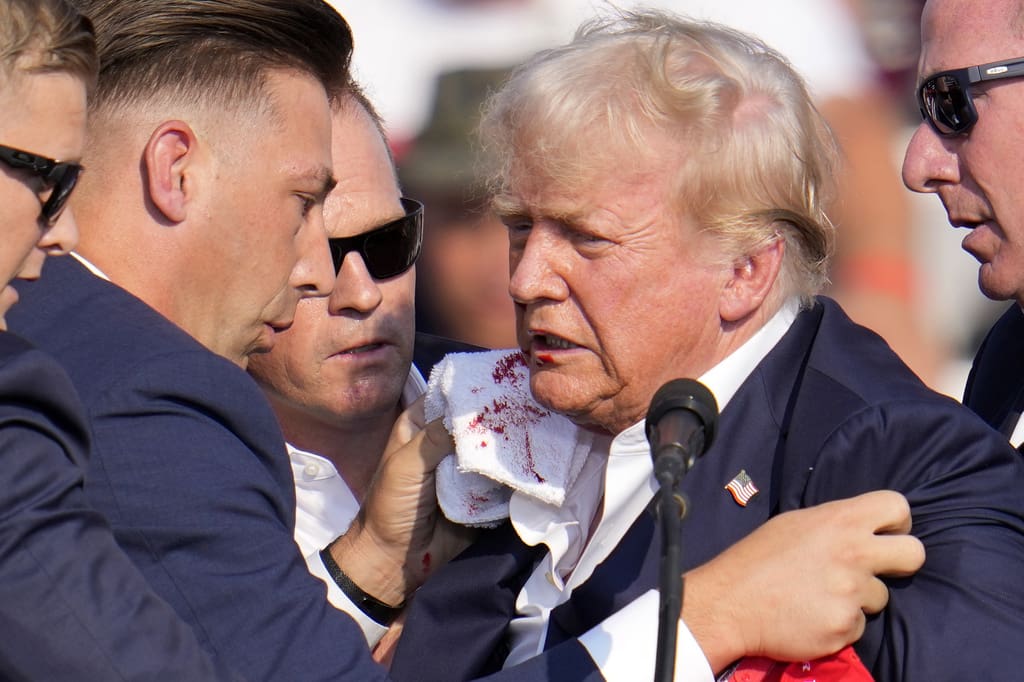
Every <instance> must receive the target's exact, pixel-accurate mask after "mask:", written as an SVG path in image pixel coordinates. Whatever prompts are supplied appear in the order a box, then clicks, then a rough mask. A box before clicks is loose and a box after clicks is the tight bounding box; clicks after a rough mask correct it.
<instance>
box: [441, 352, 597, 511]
mask: <svg viewBox="0 0 1024 682" xmlns="http://www.w3.org/2000/svg"><path fill="white" fill-rule="evenodd" d="M424 408H425V414H426V418H427V419H428V420H433V419H437V418H438V417H443V418H444V425H445V428H447V429H448V433H450V434H451V435H452V438H453V440H454V441H455V454H454V455H450V456H449V457H447V458H446V459H445V460H443V461H442V462H441V465H440V466H439V467H438V469H437V497H438V502H439V504H440V506H441V510H442V511H443V512H444V514H445V516H447V517H448V518H449V519H450V520H451V521H454V522H456V523H461V524H465V525H483V526H486V525H494V524H496V523H497V522H498V521H500V520H501V519H504V518H507V517H508V502H509V499H510V498H511V496H512V493H513V492H515V491H519V492H521V493H523V494H525V495H529V496H531V497H533V498H536V499H538V500H540V501H542V502H545V503H547V504H551V505H553V506H555V507H559V506H561V505H562V503H563V502H564V501H565V495H566V492H567V491H568V490H569V487H570V486H571V485H572V483H573V481H574V480H575V479H576V476H577V474H579V471H580V468H581V467H582V466H583V462H584V460H585V459H586V456H587V453H588V452H589V450H590V444H591V434H590V433H589V432H587V431H584V430H582V429H580V428H579V427H577V426H576V425H575V424H573V423H572V422H571V421H569V419H568V418H566V417H564V416H562V415H560V414H556V413H554V412H552V411H550V410H548V409H547V408H545V407H542V406H541V405H539V404H538V403H537V402H536V401H535V400H534V399H533V396H532V395H531V394H530V377H529V371H528V369H527V367H526V360H525V358H524V356H523V354H522V353H521V352H520V351H518V350H497V351H485V352H480V353H452V354H449V355H447V356H445V358H444V359H443V360H442V361H441V362H439V363H438V364H437V365H436V366H435V367H434V369H433V371H432V372H431V374H430V381H429V382H428V384H427V398H426V403H425V406H424Z"/></svg>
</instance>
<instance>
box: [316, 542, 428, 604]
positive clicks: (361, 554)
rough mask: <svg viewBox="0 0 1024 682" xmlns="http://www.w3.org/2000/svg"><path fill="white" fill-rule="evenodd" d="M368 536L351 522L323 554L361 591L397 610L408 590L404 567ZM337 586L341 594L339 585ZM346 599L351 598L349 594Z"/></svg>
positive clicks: (343, 589) (343, 588)
mask: <svg viewBox="0 0 1024 682" xmlns="http://www.w3.org/2000/svg"><path fill="white" fill-rule="evenodd" d="M368 535H369V534H368V533H365V532H362V530H361V527H357V523H353V524H352V527H351V528H349V530H348V531H347V532H346V533H345V534H344V535H342V536H340V537H339V538H337V539H336V540H335V541H334V542H332V543H331V544H330V545H328V546H327V548H326V550H325V552H326V553H328V554H329V556H330V558H331V559H332V560H333V562H334V564H335V565H336V566H337V568H338V570H339V571H340V572H341V573H343V574H344V575H345V576H346V577H347V578H348V580H349V581H351V583H353V584H354V585H356V586H357V587H358V588H359V590H360V591H361V592H363V593H365V594H366V595H368V596H369V597H371V598H372V599H374V600H376V601H377V602H380V603H381V604H384V605H386V606H387V607H392V608H400V607H401V605H402V604H404V602H405V598H406V596H408V594H409V593H410V592H411V591H412V589H411V588H410V586H409V583H408V581H407V580H406V577H405V570H404V567H403V565H402V564H401V563H400V562H396V561H395V560H394V559H392V558H391V556H390V555H389V554H388V553H387V552H385V551H383V550H382V549H380V547H379V546H378V545H377V544H376V543H375V542H374V541H373V540H372V538H370V537H368ZM325 565H326V562H325ZM328 570H330V567H328ZM335 582H337V581H335ZM339 587H342V591H345V587H344V586H343V585H341V584H340V583H339ZM346 594H347V592H346ZM348 597H349V599H352V595H348ZM353 601H355V600H354V599H353ZM367 615H370V614H367ZM371 617H373V616H372V615H371Z"/></svg>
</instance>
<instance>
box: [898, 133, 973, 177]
mask: <svg viewBox="0 0 1024 682" xmlns="http://www.w3.org/2000/svg"><path fill="white" fill-rule="evenodd" d="M957 139H958V138H945V137H940V136H939V135H938V133H936V132H935V131H934V130H932V127H931V126H930V125H928V122H927V121H921V123H920V124H919V125H918V126H917V130H915V131H914V135H913V137H911V138H910V143H909V144H908V145H907V153H906V156H904V158H903V184H905V185H906V186H907V188H908V189H910V190H912V191H914V192H920V193H922V194H929V193H934V192H936V191H938V188H939V187H940V186H941V185H943V184H949V183H957V182H959V181H960V172H959V162H958V159H957V155H956V154H955V153H954V152H953V151H952V149H951V148H952V146H953V145H954V144H956V142H957Z"/></svg>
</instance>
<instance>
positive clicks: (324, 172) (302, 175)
mask: <svg viewBox="0 0 1024 682" xmlns="http://www.w3.org/2000/svg"><path fill="white" fill-rule="evenodd" d="M294 179H295V180H296V181H299V182H303V181H309V182H313V183H319V185H320V189H318V190H317V191H316V193H315V196H316V199H317V201H319V202H320V203H323V201H324V199H326V198H327V195H328V194H330V193H331V190H332V189H334V188H335V187H336V186H337V185H338V181H337V179H335V177H334V175H333V174H332V173H331V169H330V168H328V167H327V166H319V167H317V168H310V169H308V170H302V171H299V172H298V173H296V174H295V175H294Z"/></svg>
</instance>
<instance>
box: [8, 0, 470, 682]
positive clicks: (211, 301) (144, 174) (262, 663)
mask: <svg viewBox="0 0 1024 682" xmlns="http://www.w3.org/2000/svg"><path fill="white" fill-rule="evenodd" d="M78 5H79V7H80V8H81V9H82V10H83V12H84V13H86V14H88V15H89V16H90V17H91V18H92V20H93V21H94V23H95V25H96V35H97V43H98V46H99V55H100V65H101V74H100V78H99V83H98V87H97V91H96V98H95V100H94V101H93V102H92V105H91V107H90V120H89V128H88V139H87V146H86V151H85V163H86V165H88V166H89V174H87V175H86V176H85V177H84V178H83V182H82V183H81V186H80V188H79V190H78V194H76V197H75V202H74V208H75V210H76V214H77V216H78V218H79V224H80V226H81V231H82V239H81V245H80V247H79V249H78V251H77V252H76V253H75V259H74V260H73V259H70V258H69V259H66V262H54V263H52V264H51V265H50V266H49V267H47V269H46V276H45V277H44V278H43V280H42V281H41V282H39V283H37V284H32V285H27V286H22V287H20V289H19V293H20V294H21V295H22V299H23V308H22V310H21V311H19V314H18V315H16V316H14V317H12V318H11V326H12V328H13V329H17V330H18V331H19V332H21V333H23V334H24V335H26V336H27V337H29V338H30V339H32V340H33V341H35V342H37V343H38V344H39V345H40V346H42V347H43V348H44V349H46V350H48V351H49V352H51V353H52V354H53V355H55V356H56V357H57V358H58V359H59V360H60V361H61V363H62V364H63V365H64V366H65V368H66V369H67V370H68V373H69V374H70V376H71V378H72V380H73V382H74V384H75V386H76V388H77V389H78V391H79V393H80V394H81V395H82V397H83V401H84V403H85V406H86V409H87V417H88V419H89V422H90V426H91V430H92V435H93V453H92V458H91V460H90V463H89V470H88V473H87V476H86V486H85V489H86V495H87V497H88V500H89V502H90V503H91V504H92V505H93V506H94V507H95V508H96V509H97V510H98V511H99V512H101V513H102V514H103V515H104V516H106V517H107V518H108V519H109V520H110V523H111V525H112V526H113V528H114V532H115V534H116V537H117V540H118V542H119V543H120V544H121V546H122V547H123V548H124V549H125V551H126V552H127V553H128V555H129V556H130V557H131V558H132V559H133V560H134V561H135V563H136V564H137V566H138V567H139V568H140V569H141V571H142V573H143V575H144V576H145V577H146V579H147V580H148V581H149V583H150V584H151V585H152V587H153V589H154V590H155V591H156V592H157V593H159V594H160V595H161V596H162V597H163V598H164V599H166V600H167V602H169V603H170V604H171V606H173V607H174V609H175V610H176V611H177V612H178V613H179V614H180V615H181V617H182V618H183V619H185V621H186V622H188V623H189V624H190V625H192V627H193V629H194V630H195V633H196V636H197V637H198V638H199V640H200V642H201V643H202V644H203V645H204V646H205V647H207V648H208V649H209V650H210V651H211V652H213V653H215V654H216V655H217V656H218V657H219V658H220V659H221V660H223V661H225V662H227V664H228V665H230V666H231V667H232V668H234V669H236V670H238V671H239V672H240V673H241V674H242V675H243V676H244V677H246V678H248V679H253V680H270V679H273V680H278V679H295V680H316V679H325V680H326V679H330V680H338V679H359V680H372V679H377V678H380V677H382V676H383V672H382V671H381V670H380V669H379V668H377V667H376V666H374V665H373V663H372V661H371V660H370V657H369V653H368V650H367V646H366V644H367V638H371V639H372V638H375V637H378V636H380V634H381V633H382V632H383V630H384V628H383V627H381V626H380V625H379V624H376V623H374V622H373V621H372V619H371V617H370V616H369V615H367V612H368V611H369V612H370V613H373V609H372V608H369V607H367V604H382V605H383V606H384V607H385V608H386V607H388V606H397V605H398V604H400V603H401V602H402V601H403V600H404V598H405V597H406V596H407V595H408V594H409V593H410V592H411V591H412V590H413V589H415V588H416V587H417V586H418V585H419V583H420V582H422V580H423V571H422V570H419V569H418V566H419V563H418V562H413V563H412V565H413V566H414V567H417V568H414V569H413V570H408V569H407V568H406V566H405V564H406V562H407V559H408V557H409V556H413V557H415V555H416V553H417V552H428V551H429V552H431V553H432V555H433V556H435V557H436V558H437V559H438V560H439V561H443V560H444V558H445V557H446V556H448V555H449V554H450V551H449V552H448V553H446V552H445V551H444V548H442V547H435V546H432V545H430V543H431V541H432V540H433V539H434V535H433V532H432V531H433V526H432V525H429V524H418V525H417V524H416V521H417V520H419V519H420V518H423V517H429V514H430V512H431V511H432V507H430V508H428V507H426V506H425V505H424V506H423V508H422V509H421V508H420V507H418V506H415V505H409V504H406V505H405V506H404V507H401V508H400V507H399V505H401V504H402V500H404V499H409V498H411V499H413V500H415V499H416V498H417V495H415V494H414V495H407V496H404V497H403V495H401V494H396V490H395V489H394V487H393V486H392V487H391V488H388V487H387V482H388V481H392V482H393V481H397V480H398V479H396V478H388V477H387V476H385V477H383V478H384V481H385V482H384V484H383V489H382V488H381V487H380V486H379V487H378V489H377V490H378V492H379V493H380V494H379V495H377V496H376V497H374V495H370V496H369V500H368V502H367V507H368V509H369V512H368V513H367V514H366V517H365V518H364V519H362V520H361V521H360V523H358V524H357V525H356V526H355V527H354V528H353V529H352V531H351V532H349V533H348V534H346V535H345V536H344V537H342V538H340V539H339V540H338V541H337V542H333V543H332V544H331V545H330V547H329V548H324V551H323V552H322V555H321V558H322V561H321V562H320V570H321V571H322V573H323V575H324V576H328V575H330V576H331V578H328V585H329V589H328V598H329V599H330V602H331V603H333V604H335V605H338V606H339V607H340V608H342V609H344V610H346V611H347V612H348V613H349V615H351V616H352V617H353V618H356V619H357V620H358V621H359V623H360V624H361V625H362V626H363V629H364V631H365V634H364V632H361V631H360V629H359V628H357V627H356V626H355V625H354V624H353V621H352V619H351V618H349V617H348V616H346V615H344V614H342V613H339V612H338V611H337V609H335V608H333V607H332V606H331V603H329V602H328V599H325V594H324V585H323V584H322V583H320V582H318V581H317V580H315V579H314V578H312V577H311V576H310V575H309V573H308V571H307V569H306V565H305V563H304V561H303V559H302V557H301V556H300V555H299V553H298V552H297V551H296V549H295V546H294V542H293V540H292V528H293V524H294V491H293V487H292V478H291V472H290V469H289V467H288V460H287V457H286V455H285V452H284V446H283V441H282V438H281V434H280V431H279V429H278V428H277V425H276V423H275V420H274V417H273V414H272V413H271V411H270V410H269V408H268V406H267V404H266V401H265V399H264V398H263V396H262V395H261V394H260V392H259V389H258V388H257V387H256V385H255V384H254V383H253V382H252V380H251V379H250V378H249V377H248V376H247V375H246V374H245V372H243V371H242V369H241V368H244V367H245V365H246V364H247V362H248V358H249V356H250V355H251V354H252V353H255V352H262V351H266V350H269V349H270V348H271V347H272V346H273V345H274V341H275V338H276V335H277V334H278V332H279V331H281V330H283V329H286V328H287V327H288V326H289V325H290V324H291V322H292V319H293V316H294V313H295V307H296V304H297V302H298V301H299V299H300V298H303V297H308V296H323V295H324V294H326V293H327V292H328V291H330V288H331V284H332V281H333V277H332V269H331V262H330V256H329V252H328V249H327V243H326V239H325V236H324V228H323V217H322V203H323V199H324V197H325V196H326V194H327V193H328V192H329V191H330V189H331V187H332V186H333V185H334V179H333V177H332V173H331V168H332V159H331V129H330V105H329V102H330V100H331V99H333V98H335V97H337V96H338V95H339V93H340V92H341V91H342V90H343V89H344V88H345V87H346V84H347V82H348V79H349V75H348V69H347V66H348V62H349V57H350V52H351V46H352V39H351V35H350V32H349V29H348V26H347V25H346V23H345V21H344V20H343V19H342V18H341V17H340V16H339V15H338V14H337V13H336V12H335V11H334V10H332V9H331V8H330V7H329V6H327V5H326V4H324V3H323V2H321V1H320V0H259V1H256V0H204V1H203V2H197V1H196V0H141V1H139V2H132V3H125V2H121V1H120V0H82V1H81V2H79V3H78ZM432 437H433V439H432ZM446 449H447V442H446V438H445V436H444V434H443V429H442V430H440V434H438V433H435V432H433V431H431V430H430V429H429V428H428V429H427V430H426V431H425V432H424V433H423V434H421V435H417V436H416V437H415V438H414V439H413V442H412V443H411V444H410V445H409V447H408V448H407V449H406V450H402V451H401V452H407V453H409V455H410V456H405V457H402V456H398V455H396V456H395V457H392V458H391V459H390V460H389V462H390V465H391V466H392V467H397V469H398V470H400V471H411V472H412V473H413V476H412V477H411V478H412V480H413V481H415V482H418V481H420V480H421V479H422V478H423V474H424V472H425V470H429V469H430V468H432V466H433V464H434V462H432V461H431V456H433V457H435V458H439V457H441V456H443V454H445V452H446ZM393 450H394V448H393ZM401 452H400V453H399V454H401ZM392 470H395V469H392ZM411 485H415V486H416V488H415V491H414V492H416V493H418V491H419V487H418V483H413V484H411ZM400 492H401V491H400V490H399V491H398V493H400ZM410 516H411V517H413V518H410ZM411 526H415V527H416V528H419V529H423V530H421V531H418V534H414V535H411V536H410V534H409V532H408V530H407V528H408V527H411ZM332 578H333V579H332Z"/></svg>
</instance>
